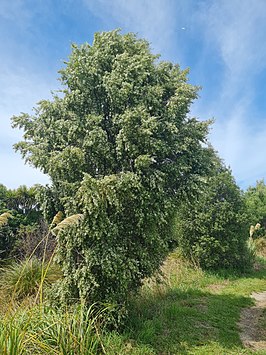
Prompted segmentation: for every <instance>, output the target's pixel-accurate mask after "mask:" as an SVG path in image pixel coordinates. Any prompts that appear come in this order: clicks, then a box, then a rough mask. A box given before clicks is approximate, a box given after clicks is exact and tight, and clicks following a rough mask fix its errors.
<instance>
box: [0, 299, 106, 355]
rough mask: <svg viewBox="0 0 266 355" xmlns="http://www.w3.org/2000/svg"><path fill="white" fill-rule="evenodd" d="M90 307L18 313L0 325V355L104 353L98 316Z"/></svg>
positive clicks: (37, 309)
mask: <svg viewBox="0 0 266 355" xmlns="http://www.w3.org/2000/svg"><path fill="white" fill-rule="evenodd" d="M104 311H105V310H104V309H103V310H102V311H96V307H95V306H94V305H92V306H91V307H89V308H87V307H85V306H83V305H78V306H76V307H71V308H62V309H53V308H51V307H46V306H41V307H40V306H35V307H32V308H29V309H28V310H23V309H19V310H17V312H16V314H14V315H13V316H10V315H9V316H6V317H5V318H4V319H2V320H1V321H0V349H1V350H0V353H1V354H3V355H13V354H14V355H19V354H60V355H68V354H69V355H71V354H73V355H83V354H84V355H92V354H96V353H98V352H99V351H100V350H101V351H102V352H104V348H103V345H102V343H101V338H100V335H99V329H100V326H101V319H102V317H101V313H103V312H104Z"/></svg>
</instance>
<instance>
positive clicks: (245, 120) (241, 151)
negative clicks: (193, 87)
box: [198, 0, 266, 187]
mask: <svg viewBox="0 0 266 355" xmlns="http://www.w3.org/2000/svg"><path fill="white" fill-rule="evenodd" d="M201 11H202V12H201V13H200V14H199V17H198V20H199V21H200V23H201V25H202V27H203V31H204V33H205V40H206V46H214V48H216V53H217V54H218V55H219V56H220V58H221V59H222V61H223V63H224V73H223V75H222V77H223V79H222V80H223V82H222V85H221V88H222V89H221V92H220V93H217V98H216V100H215V102H212V103H209V105H208V108H205V112H204V109H203V108H202V107H201V109H200V111H201V113H203V114H204V113H206V112H207V111H208V113H210V112H211V116H214V117H215V118H216V124H215V125H214V129H213V133H212V134H211V140H212V141H213V143H214V146H215V148H216V149H218V151H219V153H220V154H221V156H222V157H223V158H224V160H225V162H226V163H227V164H229V165H230V166H231V168H232V170H233V173H234V175H235V176H236V178H237V181H238V182H240V183H241V184H242V186H244V187H246V186H247V185H248V184H254V183H255V181H256V180H257V179H260V178H263V177H265V176H266V156H265V154H264V151H265V143H266V139H265V137H266V121H265V117H263V113H261V114H260V115H258V114H255V112H257V111H258V110H256V107H255V106H254V99H255V95H256V90H257V89H256V85H257V84H258V83H257V80H258V74H259V73H261V72H262V71H263V70H265V69H266V47H265V46H264V38H265V33H266V3H265V1H264V0H256V1H253V2H252V1H249V0H244V1H243V0H233V1H232V0H223V1H219V2H216V1H214V2H213V3H212V5H211V6H210V7H208V8H207V7H205V8H204V9H203V8H201ZM214 75H215V73H214ZM255 115H256V116H255ZM258 127H259V129H258Z"/></svg>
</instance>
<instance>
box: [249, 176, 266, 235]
mask: <svg viewBox="0 0 266 355" xmlns="http://www.w3.org/2000/svg"><path fill="white" fill-rule="evenodd" d="M244 199H245V203H246V207H247V214H248V222H249V226H251V225H253V226H256V224H257V223H259V224H260V228H259V229H258V230H256V232H255V233H254V235H253V236H254V237H256V236H257V237H258V236H265V235H266V185H265V183H264V180H260V181H257V183H256V186H254V187H252V186H250V187H249V188H248V189H247V191H245V193H244Z"/></svg>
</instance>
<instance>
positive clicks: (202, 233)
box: [177, 156, 252, 270]
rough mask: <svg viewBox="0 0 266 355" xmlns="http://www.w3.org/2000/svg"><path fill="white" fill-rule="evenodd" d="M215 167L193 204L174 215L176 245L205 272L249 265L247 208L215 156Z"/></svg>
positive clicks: (186, 202) (227, 173)
mask: <svg viewBox="0 0 266 355" xmlns="http://www.w3.org/2000/svg"><path fill="white" fill-rule="evenodd" d="M213 161H214V162H215V168H214V169H213V172H212V174H210V175H209V176H207V177H206V180H205V183H204V186H203V188H202V190H201V191H200V193H199V194H198V195H197V196H196V198H195V199H194V200H193V201H189V200H187V201H185V202H184V203H183V204H182V207H181V208H180V209H179V211H178V214H177V229H178V235H179V246H180V247H181V250H182V252H183V254H184V255H185V256H187V257H188V258H190V259H192V260H194V261H196V262H197V263H199V264H200V266H202V267H204V268H207V269H218V268H233V269H239V270H244V269H245V268H248V267H250V266H251V261H252V258H251V255H250V253H249V250H248V247H247V239H248V236H249V234H248V223H247V218H246V208H245V204H244V201H243V198H242V195H241V192H240V189H239V188H238V186H237V185H236V183H235V181H234V178H233V176H232V174H231V171H230V170H229V169H228V168H226V167H225V166H224V165H223V163H222V162H221V161H219V159H218V158H217V157H215V156H214V158H213Z"/></svg>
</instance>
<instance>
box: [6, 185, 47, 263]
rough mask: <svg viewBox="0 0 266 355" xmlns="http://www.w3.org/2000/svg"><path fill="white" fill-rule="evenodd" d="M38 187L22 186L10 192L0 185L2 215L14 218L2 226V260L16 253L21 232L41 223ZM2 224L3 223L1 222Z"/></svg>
mask: <svg viewBox="0 0 266 355" xmlns="http://www.w3.org/2000/svg"><path fill="white" fill-rule="evenodd" d="M36 191H37V186H34V187H31V188H27V187H26V186H20V187H19V188H17V189H15V190H9V189H7V188H6V187H5V186H4V185H0V214H1V213H2V215H4V214H7V213H10V212H11V214H12V218H10V219H9V220H8V221H7V222H8V223H4V224H1V225H0V253H1V254H0V258H1V259H4V258H7V257H9V256H10V255H11V254H12V252H13V251H14V247H15V246H16V243H17V241H18V238H17V237H18V236H19V234H20V230H21V229H23V228H24V227H25V226H33V225H35V224H36V223H38V222H40V219H41V212H40V210H39V204H38V202H37V199H36ZM0 223H1V221H0Z"/></svg>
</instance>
